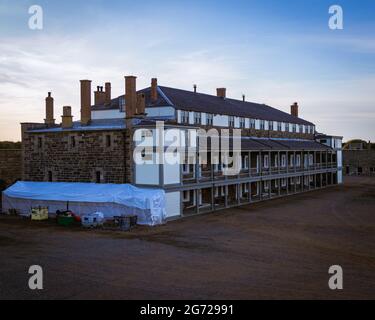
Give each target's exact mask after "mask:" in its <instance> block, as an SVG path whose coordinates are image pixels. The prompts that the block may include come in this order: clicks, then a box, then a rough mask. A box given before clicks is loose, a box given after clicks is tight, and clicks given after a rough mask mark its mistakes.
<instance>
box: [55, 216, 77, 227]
mask: <svg viewBox="0 0 375 320" xmlns="http://www.w3.org/2000/svg"><path fill="white" fill-rule="evenodd" d="M57 223H58V224H59V225H60V226H64V227H68V226H70V225H72V224H73V223H74V217H72V216H58V218H57Z"/></svg>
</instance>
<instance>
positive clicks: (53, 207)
mask: <svg viewBox="0 0 375 320" xmlns="http://www.w3.org/2000/svg"><path fill="white" fill-rule="evenodd" d="M67 205H68V206H69V210H71V211H73V212H74V213H75V214H78V215H85V214H89V213H94V212H102V213H103V214H104V217H105V218H106V219H110V218H112V217H114V216H121V215H127V214H135V215H137V216H138V223H139V224H142V225H151V226H154V225H158V224H162V223H164V222H165V217H166V211H165V193H164V190H161V189H148V188H138V187H135V186H133V185H130V184H97V183H69V182H66V183H65V182H29V181H18V182H16V183H15V184H13V185H12V186H10V187H9V188H8V189H6V190H5V191H3V199H2V208H3V211H8V209H16V210H17V211H18V212H20V213H21V214H29V213H30V212H31V207H37V206H46V207H48V208H49V212H50V213H55V212H56V211H57V210H60V211H64V210H66V208H67Z"/></svg>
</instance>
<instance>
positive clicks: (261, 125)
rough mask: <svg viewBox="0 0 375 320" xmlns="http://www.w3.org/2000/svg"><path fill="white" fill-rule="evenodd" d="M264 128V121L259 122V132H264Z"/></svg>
mask: <svg viewBox="0 0 375 320" xmlns="http://www.w3.org/2000/svg"><path fill="white" fill-rule="evenodd" d="M264 128H265V123H264V120H260V130H264Z"/></svg>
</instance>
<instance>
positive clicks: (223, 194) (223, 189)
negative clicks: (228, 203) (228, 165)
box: [221, 186, 226, 197]
mask: <svg viewBox="0 0 375 320" xmlns="http://www.w3.org/2000/svg"><path fill="white" fill-rule="evenodd" d="M221 195H222V196H223V197H224V196H225V195H226V191H225V186H221Z"/></svg>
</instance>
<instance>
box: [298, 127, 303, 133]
mask: <svg viewBox="0 0 375 320" xmlns="http://www.w3.org/2000/svg"><path fill="white" fill-rule="evenodd" d="M298 128H299V129H298V132H299V133H303V128H302V125H299V126H298Z"/></svg>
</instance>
